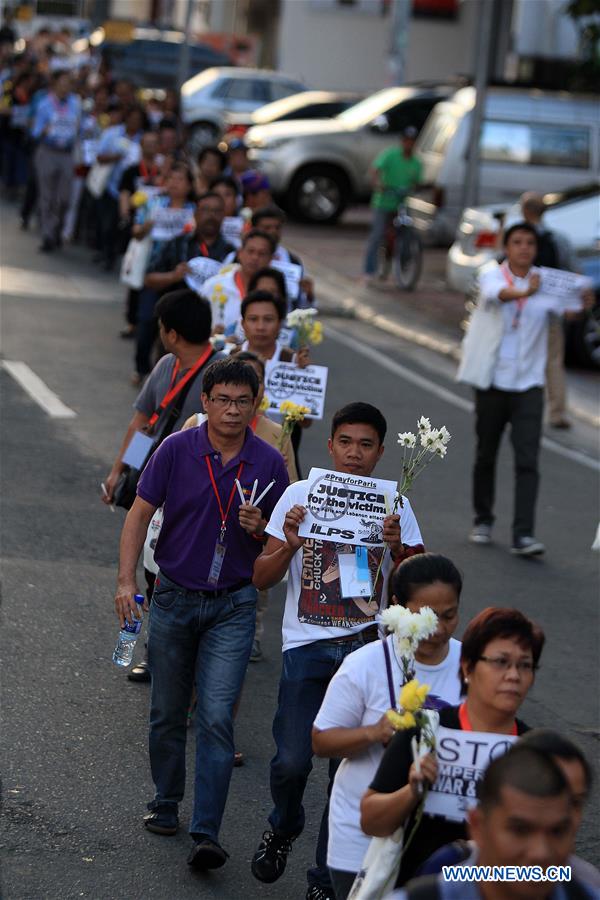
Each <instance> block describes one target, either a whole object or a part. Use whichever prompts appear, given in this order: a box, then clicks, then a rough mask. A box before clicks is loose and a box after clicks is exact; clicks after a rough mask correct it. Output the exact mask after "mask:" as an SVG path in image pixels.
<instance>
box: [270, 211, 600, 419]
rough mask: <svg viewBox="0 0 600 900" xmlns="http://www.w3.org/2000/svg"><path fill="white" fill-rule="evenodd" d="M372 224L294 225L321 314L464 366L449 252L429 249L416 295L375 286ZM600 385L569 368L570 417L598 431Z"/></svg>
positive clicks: (290, 228) (350, 218) (461, 317)
mask: <svg viewBox="0 0 600 900" xmlns="http://www.w3.org/2000/svg"><path fill="white" fill-rule="evenodd" d="M368 225H369V210H368V209H367V208H366V207H355V208H353V209H351V210H350V211H349V213H348V214H347V216H346V217H345V218H344V220H342V222H340V223H338V224H337V225H332V226H325V227H316V226H310V225H298V224H295V223H289V224H287V225H286V237H287V241H288V242H289V244H290V246H291V247H293V249H294V250H295V251H296V252H297V253H298V254H299V256H300V257H301V258H302V260H303V262H304V263H305V265H306V268H307V269H308V271H309V272H310V274H311V275H312V276H313V277H314V279H315V284H316V293H317V299H318V303H319V308H320V310H321V311H322V313H323V314H324V315H326V316H336V317H348V318H351V319H355V320H358V321H361V322H365V323H366V324H368V325H371V326H373V327H375V328H379V329H381V330H383V331H385V332H387V333H388V334H391V335H393V336H394V337H398V338H399V339H401V340H405V341H408V342H410V343H411V344H415V345H417V346H419V347H422V348H424V349H427V350H431V351H434V352H436V353H439V354H441V355H442V356H444V357H446V359H448V360H451V361H453V362H454V363H456V362H457V361H458V359H459V357H460V343H461V340H462V336H463V332H464V325H465V320H466V318H467V312H466V309H465V298H464V295H463V294H461V293H458V292H456V291H451V290H448V288H447V287H446V282H445V266H446V252H447V251H446V250H440V249H436V248H426V250H425V258H424V265H423V274H422V276H421V279H420V281H419V284H418V286H417V289H416V290H415V291H400V290H398V289H397V288H396V287H395V285H393V283H392V282H391V281H390V282H388V283H385V284H378V283H376V284H375V285H372V286H368V287H367V286H365V285H363V284H361V283H360V276H361V274H362V262H363V256H364V248H365V243H366V237H367V233H368ZM599 385H600V378H599V377H598V373H597V372H595V371H594V370H591V369H589V370H585V369H570V368H569V369H567V388H568V405H569V412H570V414H571V415H572V416H573V417H575V418H576V419H579V420H580V421H581V422H584V423H585V424H586V425H590V426H592V427H594V428H598V427H600V415H599V400H600V393H599Z"/></svg>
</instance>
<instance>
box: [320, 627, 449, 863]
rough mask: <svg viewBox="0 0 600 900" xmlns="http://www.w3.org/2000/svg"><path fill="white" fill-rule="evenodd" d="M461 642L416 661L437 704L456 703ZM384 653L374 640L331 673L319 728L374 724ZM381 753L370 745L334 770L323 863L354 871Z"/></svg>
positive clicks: (383, 698) (397, 672)
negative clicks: (366, 797)
mask: <svg viewBox="0 0 600 900" xmlns="http://www.w3.org/2000/svg"><path fill="white" fill-rule="evenodd" d="M386 640H387V643H388V646H389V648H390V658H391V661H392V675H393V680H394V697H395V698H396V699H397V698H398V695H399V694H400V687H401V685H402V681H403V680H402V671H401V669H400V666H399V664H398V661H397V659H396V655H395V653H394V646H393V640H392V637H391V636H389V637H388V638H386ZM459 660H460V641H456V640H455V639H454V638H451V639H450V643H449V647H448V655H447V656H446V659H445V660H444V661H443V662H441V663H440V664H439V665H437V666H426V665H423V664H422V663H419V662H416V663H415V672H416V677H417V678H418V679H419V682H420V683H421V684H428V685H429V686H430V687H431V693H430V695H429V699H430V702H432V705H433V706H435V707H436V708H440V707H442V706H445V705H450V706H455V705H456V704H458V703H459V702H460V680H459V674H458V673H459ZM390 705H391V698H390V691H389V686H388V680H387V673H386V665H385V653H384V650H383V646H382V643H381V641H373V643H371V644H367V645H366V646H364V647H361V648H360V649H359V650H356V651H355V652H354V653H350V654H349V655H348V656H347V657H346V659H345V660H344V662H343V663H342V665H341V666H340V668H339V669H338V671H337V672H336V674H335V675H334V677H333V678H332V680H331V682H330V684H329V687H328V688H327V693H326V694H325V699H324V700H323V704H322V706H321V709H320V710H319V712H318V715H317V718H316V719H315V723H314V724H315V727H316V728H318V729H319V730H320V731H324V730H325V729H327V728H359V727H360V726H361V725H374V724H375V722H378V721H379V719H380V718H381V717H382V715H383V714H384V712H385V711H386V710H388V709H390ZM383 753H384V747H383V746H382V745H381V744H371V746H370V747H369V748H368V749H367V750H365V751H364V752H363V753H361V754H360V755H359V756H354V757H352V759H344V760H342V763H341V765H340V767H339V769H338V770H337V773H336V776H335V781H334V783H333V790H332V792H331V799H330V801H329V844H328V848H327V865H328V866H331V868H333V869H340V870H341V871H343V872H358V871H359V869H360V868H361V866H362V862H363V859H364V857H365V853H366V852H367V849H368V846H369V841H370V840H371V839H370V838H369V837H367V835H366V834H364V833H363V831H362V830H361V827H360V801H361V799H362V797H363V794H364V793H365V791H366V790H367V788H368V787H369V784H370V783H371V781H372V780H373V777H374V775H375V773H376V771H377V769H378V767H379V763H380V762H381V758H382V756H383Z"/></svg>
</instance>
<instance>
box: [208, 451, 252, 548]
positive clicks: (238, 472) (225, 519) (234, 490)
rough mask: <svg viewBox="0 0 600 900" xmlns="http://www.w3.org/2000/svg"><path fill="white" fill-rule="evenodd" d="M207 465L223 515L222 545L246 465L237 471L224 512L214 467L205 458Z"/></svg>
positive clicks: (240, 466)
mask: <svg viewBox="0 0 600 900" xmlns="http://www.w3.org/2000/svg"><path fill="white" fill-rule="evenodd" d="M204 459H205V460H206V465H207V468H208V474H209V476H210V481H211V484H212V487H213V491H214V492H215V497H216V498H217V503H218V504H219V512H220V513H221V538H220V540H221V543H222V542H223V538H224V537H225V529H226V528H227V524H226V523H227V516H228V515H229V510H230V509H231V504H232V503H233V496H234V494H235V492H236V490H237V487H236V484H235V482H236V481H239V478H240V475H241V474H242V469H243V468H244V463H243V462H241V463H240V465H239V468H238V470H237V475H236V476H235V481H234V482H233V487H232V488H231V493H230V495H229V502H228V503H227V509H226V510H225V512H223V504H222V503H221V497H220V496H219V492H218V490H217V483H216V481H215V476H214V474H213V470H212V465H211V462H210V458H209V457H208V456H205V457H204Z"/></svg>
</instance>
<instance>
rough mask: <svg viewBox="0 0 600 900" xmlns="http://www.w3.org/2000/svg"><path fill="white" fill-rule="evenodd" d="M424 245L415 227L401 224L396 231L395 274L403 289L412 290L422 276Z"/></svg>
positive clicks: (397, 282) (398, 283) (399, 285)
mask: <svg viewBox="0 0 600 900" xmlns="http://www.w3.org/2000/svg"><path fill="white" fill-rule="evenodd" d="M422 266H423V246H422V244H421V239H420V238H419V235H418V234H417V232H416V231H415V230H414V228H410V227H406V226H405V225H404V226H401V227H400V228H399V229H398V231H397V233H396V252H395V255H394V274H395V276H396V284H397V285H398V287H399V288H400V289H401V290H403V291H412V290H413V289H414V287H415V285H416V284H417V281H418V280H419V278H420V277H421V268H422Z"/></svg>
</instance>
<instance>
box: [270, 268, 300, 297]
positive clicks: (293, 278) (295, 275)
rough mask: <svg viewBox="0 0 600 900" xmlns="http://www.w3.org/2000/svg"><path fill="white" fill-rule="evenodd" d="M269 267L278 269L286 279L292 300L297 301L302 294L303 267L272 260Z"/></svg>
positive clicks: (286, 285)
mask: <svg viewBox="0 0 600 900" xmlns="http://www.w3.org/2000/svg"><path fill="white" fill-rule="evenodd" d="M269 265H270V266H271V267H272V268H273V269H278V270H279V271H280V272H281V274H282V275H283V277H284V278H285V289H286V291H287V295H288V297H289V299H290V300H295V299H296V297H297V296H298V294H299V293H300V279H301V278H302V266H298V265H296V263H286V262H280V260H278V259H272V260H271V262H270V263H269Z"/></svg>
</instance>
